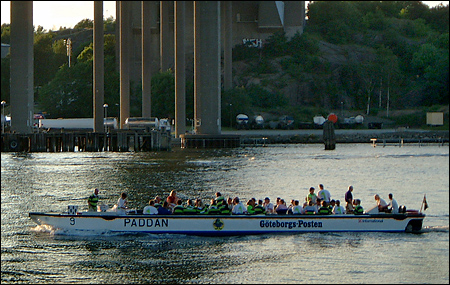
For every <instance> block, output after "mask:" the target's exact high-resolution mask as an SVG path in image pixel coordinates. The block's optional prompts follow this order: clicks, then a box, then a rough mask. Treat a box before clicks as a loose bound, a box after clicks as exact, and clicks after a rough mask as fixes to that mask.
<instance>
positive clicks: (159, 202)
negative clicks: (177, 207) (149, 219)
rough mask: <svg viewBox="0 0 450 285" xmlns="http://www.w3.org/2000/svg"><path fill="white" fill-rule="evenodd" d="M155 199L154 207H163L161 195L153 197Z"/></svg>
mask: <svg viewBox="0 0 450 285" xmlns="http://www.w3.org/2000/svg"><path fill="white" fill-rule="evenodd" d="M153 200H155V206H154V207H155V208H156V209H158V208H159V207H162V203H161V197H159V196H156V197H155V199H153Z"/></svg>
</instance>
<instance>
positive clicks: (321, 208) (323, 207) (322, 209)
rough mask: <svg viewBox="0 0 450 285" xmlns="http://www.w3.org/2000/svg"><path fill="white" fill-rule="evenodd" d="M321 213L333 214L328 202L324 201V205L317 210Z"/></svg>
mask: <svg viewBox="0 0 450 285" xmlns="http://www.w3.org/2000/svg"><path fill="white" fill-rule="evenodd" d="M317 214H319V215H329V214H331V210H330V208H328V205H327V202H326V201H322V207H320V208H319V211H318V212H317Z"/></svg>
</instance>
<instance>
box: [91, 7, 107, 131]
mask: <svg viewBox="0 0 450 285" xmlns="http://www.w3.org/2000/svg"><path fill="white" fill-rule="evenodd" d="M103 37H104V36H103V1H94V43H93V48H94V71H93V75H94V78H93V79H94V80H93V83H94V86H93V89H94V90H93V92H94V112H93V114H94V132H101V133H103V132H105V127H104V124H103V117H104V114H103V113H104V112H105V110H104V108H103V103H104V102H105V76H104V73H105V66H104V62H105V60H104V43H103Z"/></svg>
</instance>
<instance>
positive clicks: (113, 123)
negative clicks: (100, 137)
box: [39, 118, 118, 131]
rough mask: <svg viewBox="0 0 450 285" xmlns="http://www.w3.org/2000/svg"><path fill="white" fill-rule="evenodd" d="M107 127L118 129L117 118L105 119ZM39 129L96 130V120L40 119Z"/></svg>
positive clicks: (104, 122)
mask: <svg viewBox="0 0 450 285" xmlns="http://www.w3.org/2000/svg"><path fill="white" fill-rule="evenodd" d="M103 124H104V126H105V127H108V128H109V129H110V130H111V129H117V128H118V124H117V119H116V118H104V119H103ZM39 129H41V130H42V129H46V130H49V129H65V130H86V131H93V130H94V118H67V119H65V118H58V119H39Z"/></svg>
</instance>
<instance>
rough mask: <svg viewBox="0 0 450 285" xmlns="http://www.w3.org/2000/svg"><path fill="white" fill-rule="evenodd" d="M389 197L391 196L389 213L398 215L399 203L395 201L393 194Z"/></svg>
mask: <svg viewBox="0 0 450 285" xmlns="http://www.w3.org/2000/svg"><path fill="white" fill-rule="evenodd" d="M388 196H389V200H390V202H389V204H388V206H391V207H390V208H389V211H390V212H391V213H392V214H398V203H397V201H396V200H395V199H394V195H392V193H389V195H388Z"/></svg>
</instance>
